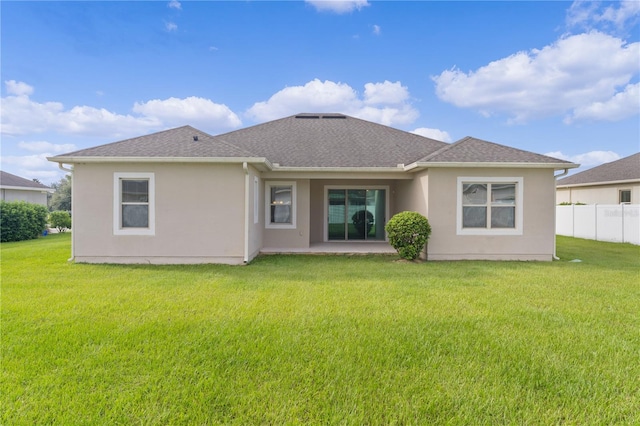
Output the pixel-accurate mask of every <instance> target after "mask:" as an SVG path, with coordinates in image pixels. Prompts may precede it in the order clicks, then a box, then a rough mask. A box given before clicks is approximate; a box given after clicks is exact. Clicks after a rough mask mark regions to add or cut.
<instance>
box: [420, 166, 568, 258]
mask: <svg viewBox="0 0 640 426" xmlns="http://www.w3.org/2000/svg"><path fill="white" fill-rule="evenodd" d="M458 177H487V178H488V179H487V180H490V178H492V177H509V178H518V177H521V178H522V179H523V181H522V182H523V183H522V184H523V206H522V209H523V223H522V235H457V222H456V221H457V209H458V205H457V192H456V191H457V179H458ZM428 184H429V191H428V200H429V201H428V203H429V206H431V208H430V209H429V214H428V218H429V223H430V224H431V227H432V234H431V238H430V239H429V242H428V246H427V252H428V258H429V259H430V260H458V259H487V260H552V258H553V254H554V247H555V197H556V196H555V179H554V177H553V170H552V169H517V168H514V169H491V170H489V169H482V168H478V169H471V168H458V169H456V168H452V169H444V168H443V169H440V168H432V169H430V171H429V180H428Z"/></svg>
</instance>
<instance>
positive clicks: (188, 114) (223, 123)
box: [133, 96, 242, 128]
mask: <svg viewBox="0 0 640 426" xmlns="http://www.w3.org/2000/svg"><path fill="white" fill-rule="evenodd" d="M133 111H134V112H137V113H139V114H142V115H144V116H147V117H154V118H155V119H158V120H160V121H162V123H164V124H165V125H169V126H174V125H181V124H185V123H190V124H192V125H194V126H203V127H207V128H209V127H212V126H213V127H225V128H233V127H238V126H240V125H241V124H242V122H241V121H240V119H239V118H238V116H237V115H236V114H235V113H234V112H233V111H231V110H230V109H229V108H228V107H227V106H226V105H223V104H216V103H214V102H212V101H210V100H209V99H205V98H199V97H196V96H190V97H188V98H185V99H179V98H169V99H164V100H160V99H154V100H151V101H148V102H145V103H137V102H136V104H135V105H134V106H133Z"/></svg>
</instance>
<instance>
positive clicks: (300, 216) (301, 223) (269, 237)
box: [262, 179, 310, 249]
mask: <svg viewBox="0 0 640 426" xmlns="http://www.w3.org/2000/svg"><path fill="white" fill-rule="evenodd" d="M270 181H272V180H270V179H263V185H265V184H266V183H267V182H270ZM276 181H277V182H295V183H296V205H295V215H296V227H295V228H294V229H271V228H265V227H264V225H263V229H264V231H263V238H262V243H263V247H268V248H269V249H273V248H283V249H284V248H288V249H291V248H295V249H300V248H308V247H309V197H310V194H309V192H310V185H309V179H277V180H276ZM266 204H267V203H266V201H265V202H264V205H265V208H263V209H262V210H263V213H262V214H263V215H265V213H266V212H265V211H264V210H265V209H266ZM266 220H267V219H266V217H265V219H264V220H263V223H264V221H266Z"/></svg>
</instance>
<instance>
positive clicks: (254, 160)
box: [47, 156, 273, 170]
mask: <svg viewBox="0 0 640 426" xmlns="http://www.w3.org/2000/svg"><path fill="white" fill-rule="evenodd" d="M47 160H49V161H53V162H56V163H61V164H62V163H64V164H76V163H240V164H242V163H249V164H264V165H265V166H266V167H267V169H269V170H271V169H272V168H273V165H272V164H271V163H270V162H269V160H267V159H266V158H264V157H89V156H87V157H85V156H76V157H74V156H58V157H47Z"/></svg>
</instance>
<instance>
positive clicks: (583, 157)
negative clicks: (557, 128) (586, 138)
mask: <svg viewBox="0 0 640 426" xmlns="http://www.w3.org/2000/svg"><path fill="white" fill-rule="evenodd" d="M544 155H547V156H549V157H553V158H558V159H560V160H565V161H571V162H572V163H576V164H580V165H581V166H582V167H583V168H590V167H595V166H599V165H600V164H604V163H610V162H611V161H616V160H619V159H620V158H621V157H620V156H619V155H618V154H617V153H615V152H613V151H590V152H585V153H583V154H576V155H565V154H563V153H562V151H554V152H547V153H546V154H544Z"/></svg>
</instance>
